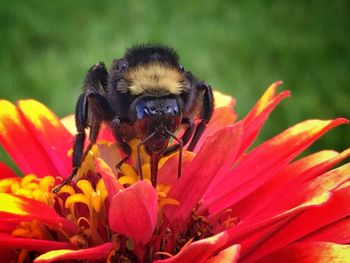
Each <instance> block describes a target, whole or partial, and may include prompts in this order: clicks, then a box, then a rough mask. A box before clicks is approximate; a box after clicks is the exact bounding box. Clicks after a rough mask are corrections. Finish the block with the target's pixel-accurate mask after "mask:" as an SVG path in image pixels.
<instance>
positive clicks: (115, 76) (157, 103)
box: [55, 44, 214, 192]
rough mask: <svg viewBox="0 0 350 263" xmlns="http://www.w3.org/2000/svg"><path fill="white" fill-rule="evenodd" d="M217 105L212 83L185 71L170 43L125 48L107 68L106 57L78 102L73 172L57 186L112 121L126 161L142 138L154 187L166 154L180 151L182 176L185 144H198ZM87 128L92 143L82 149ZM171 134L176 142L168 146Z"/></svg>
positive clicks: (93, 70) (88, 77) (88, 79)
mask: <svg viewBox="0 0 350 263" xmlns="http://www.w3.org/2000/svg"><path fill="white" fill-rule="evenodd" d="M213 107H214V98H213V92H212V89H211V87H210V86H209V85H208V84H206V83H205V82H204V81H201V80H198V79H197V78H196V77H195V76H194V75H193V74H192V73H191V72H190V71H186V70H185V69H184V67H183V66H182V65H181V64H179V58H178V55H177V53H176V52H175V51H174V50H173V49H172V48H169V47H167V46H162V45H151V44H146V45H137V46H134V47H132V48H130V49H127V50H126V52H125V54H124V57H123V58H120V59H116V60H114V61H113V64H112V66H111V68H110V69H109V71H107V69H106V67H105V64H104V63H102V62H100V63H98V64H96V65H94V66H92V67H91V68H90V70H89V71H88V73H87V75H86V78H85V82H84V86H83V91H82V94H81V95H80V96H79V98H78V101H77V103H76V111H75V121H76V128H77V134H76V136H75V143H74V147H73V160H72V163H73V169H72V173H71V175H70V176H69V177H67V178H66V179H65V181H64V182H63V183H62V185H61V186H59V187H58V188H56V189H55V192H58V191H59V190H60V188H61V187H62V186H63V185H64V184H67V183H69V182H70V181H71V179H72V178H73V177H74V175H75V174H76V173H77V171H78V169H79V168H80V166H81V163H82V161H83V160H84V158H85V156H86V154H87V153H88V152H89V150H90V149H91V147H92V146H93V145H94V144H95V143H96V140H97V137H98V134H99V130H100V127H101V124H102V123H105V124H106V125H107V126H109V127H110V129H111V131H112V133H113V135H114V137H115V139H116V143H117V146H119V148H120V149H121V150H122V151H123V152H124V153H125V154H126V157H125V158H124V159H123V160H122V162H123V161H125V160H127V158H128V156H130V155H131V152H132V150H131V147H130V145H129V141H130V140H131V139H133V138H139V139H140V143H139V145H138V147H137V149H138V167H139V172H140V177H141V179H143V176H142V170H141V160H140V147H141V146H143V147H144V149H145V151H146V153H147V154H148V155H149V156H150V167H151V168H150V169H151V181H152V184H153V186H154V187H155V186H156V184H157V172H158V163H159V160H160V158H161V157H162V156H166V155H169V154H172V153H174V152H176V151H179V154H180V156H179V157H180V158H179V169H178V176H180V173H181V156H182V149H183V147H184V146H187V150H189V151H192V150H193V149H194V148H195V146H196V144H197V142H198V140H199V139H200V137H201V135H202V133H203V131H204V129H205V127H206V125H207V124H208V122H209V120H210V118H211V117H212V114H213ZM194 120H196V121H194ZM88 128H89V129H90V133H89V140H90V144H89V145H88V146H87V147H86V149H85V151H84V143H85V139H86V129H88ZM180 128H183V129H184V131H183V134H182V136H181V137H180V138H178V137H177V136H176V135H175V132H177V131H178V130H179V129H180ZM171 139H173V141H174V143H173V144H172V145H170V146H169V141H170V140H171ZM119 165H120V164H119Z"/></svg>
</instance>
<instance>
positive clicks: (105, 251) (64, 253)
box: [34, 243, 113, 263]
mask: <svg viewBox="0 0 350 263" xmlns="http://www.w3.org/2000/svg"><path fill="white" fill-rule="evenodd" d="M112 248H113V244H112V243H105V244H102V245H100V246H96V247H92V248H86V249H79V250H69V249H62V250H52V251H49V252H47V253H45V254H43V255H40V256H39V257H37V258H36V259H35V260H34V262H35V263H48V262H54V261H60V260H69V259H71V260H74V261H77V260H88V261H89V262H90V261H91V260H98V259H106V258H107V257H108V255H109V254H110V253H111V250H112ZM56 249H57V248H56Z"/></svg>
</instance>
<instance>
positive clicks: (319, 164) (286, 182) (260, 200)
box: [231, 149, 350, 220]
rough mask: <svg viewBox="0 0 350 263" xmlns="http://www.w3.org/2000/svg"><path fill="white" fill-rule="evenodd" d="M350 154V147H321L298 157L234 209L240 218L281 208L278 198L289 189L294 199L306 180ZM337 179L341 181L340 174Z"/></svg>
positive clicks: (233, 207)
mask: <svg viewBox="0 0 350 263" xmlns="http://www.w3.org/2000/svg"><path fill="white" fill-rule="evenodd" d="M349 155H350V149H348V150H346V151H343V152H342V153H337V152H335V151H321V152H318V153H315V154H312V155H309V156H307V157H304V158H302V159H300V160H298V161H295V162H293V163H291V164H290V165H288V166H287V167H286V168H285V169H284V170H282V171H281V172H280V173H278V174H277V175H276V176H275V177H274V178H272V180H270V181H268V182H267V183H266V184H264V185H263V186H262V187H260V188H259V189H257V190H256V191H254V192H252V193H251V194H250V195H248V196H247V197H246V198H244V199H243V200H241V201H240V202H238V203H237V204H235V205H234V206H232V207H231V209H232V210H233V211H235V216H237V217H239V218H240V220H245V219H246V218H249V217H254V216H255V215H259V214H263V213H265V212H270V213H271V212H273V211H280V210H281V205H282V204H283V202H281V201H279V202H276V200H281V197H283V196H284V194H285V193H286V192H288V193H290V194H288V197H290V200H294V198H293V197H292V194H293V193H295V192H296V193H298V192H300V191H301V187H302V184H303V183H304V182H306V181H308V180H312V179H313V178H315V177H317V176H320V175H322V174H323V173H325V172H326V171H327V170H329V169H330V168H332V167H333V166H335V165H336V164H338V163H340V162H341V161H342V160H344V159H345V158H346V157H348V156H349ZM326 176H327V175H326ZM338 180H339V181H341V180H342V179H341V177H338ZM266 193H269V194H268V195H267V194H266ZM294 201H295V200H294ZM251 204H254V209H251Z"/></svg>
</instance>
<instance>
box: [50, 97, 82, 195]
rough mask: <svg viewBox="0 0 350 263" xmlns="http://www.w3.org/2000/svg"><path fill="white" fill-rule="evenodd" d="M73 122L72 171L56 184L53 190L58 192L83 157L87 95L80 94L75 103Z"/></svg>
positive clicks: (70, 178)
mask: <svg viewBox="0 0 350 263" xmlns="http://www.w3.org/2000/svg"><path fill="white" fill-rule="evenodd" d="M75 122H76V127H77V134H76V135H75V141H74V146H73V158H72V167H73V169H72V172H71V174H70V175H69V176H68V177H66V178H65V179H64V181H63V182H62V183H61V184H60V185H59V186H57V187H56V188H55V189H54V190H53V192H54V193H56V194H57V193H58V192H59V191H60V190H61V188H62V187H63V186H64V185H66V184H69V183H70V182H71V180H72V179H73V177H74V176H75V175H76V173H77V171H78V169H79V167H80V164H81V162H82V159H83V149H84V143H85V137H86V133H85V128H87V95H86V94H81V95H80V97H79V99H78V101H77V104H76V111H75Z"/></svg>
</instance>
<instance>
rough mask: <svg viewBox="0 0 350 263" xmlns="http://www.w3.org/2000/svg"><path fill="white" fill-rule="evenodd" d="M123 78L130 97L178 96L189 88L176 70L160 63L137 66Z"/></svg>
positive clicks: (187, 83)
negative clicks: (149, 95) (147, 95)
mask: <svg viewBox="0 0 350 263" xmlns="http://www.w3.org/2000/svg"><path fill="white" fill-rule="evenodd" d="M124 78H125V80H127V82H128V83H129V85H128V87H127V88H128V90H129V91H130V93H131V94H132V95H139V94H144V93H148V94H154V95H163V94H175V95H179V94H180V93H181V92H182V91H184V90H188V89H190V88H191V87H190V83H189V82H188V81H187V80H186V79H185V78H184V77H183V75H182V74H181V72H180V71H179V70H178V69H176V68H173V67H171V66H169V65H165V64H161V63H150V64H146V65H139V66H137V67H135V68H133V69H130V71H129V72H127V73H126V74H125V76H124ZM120 88H121V89H125V88H126V87H125V86H124V87H120Z"/></svg>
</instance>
